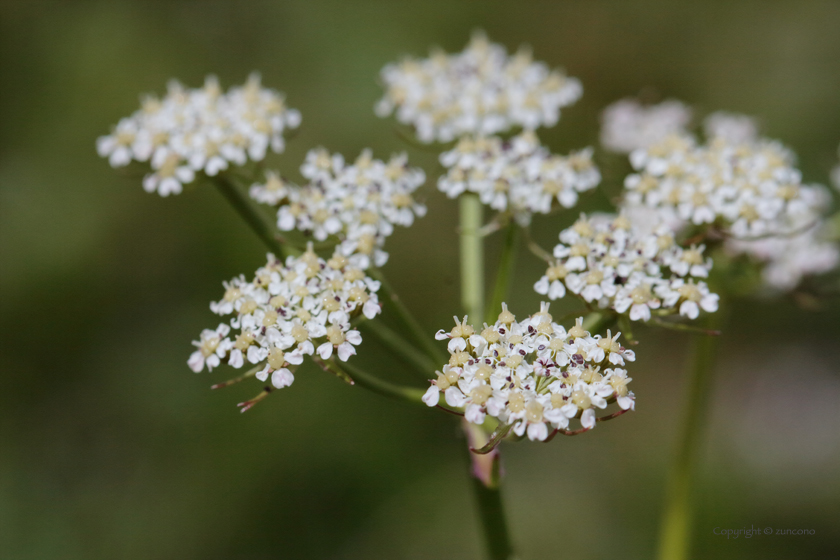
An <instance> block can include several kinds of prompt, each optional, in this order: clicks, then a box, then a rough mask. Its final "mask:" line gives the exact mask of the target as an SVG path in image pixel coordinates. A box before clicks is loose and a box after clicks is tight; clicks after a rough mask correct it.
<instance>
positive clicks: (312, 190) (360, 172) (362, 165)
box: [250, 149, 426, 270]
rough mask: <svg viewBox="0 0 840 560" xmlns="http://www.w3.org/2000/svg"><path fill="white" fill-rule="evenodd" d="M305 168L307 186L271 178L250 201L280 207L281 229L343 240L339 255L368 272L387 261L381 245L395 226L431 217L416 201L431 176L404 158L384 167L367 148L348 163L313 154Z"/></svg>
mask: <svg viewBox="0 0 840 560" xmlns="http://www.w3.org/2000/svg"><path fill="white" fill-rule="evenodd" d="M300 170H301V173H302V174H303V176H304V177H306V178H307V179H308V180H309V183H308V184H307V185H306V186H304V187H296V186H294V185H291V184H288V183H286V182H284V181H283V180H282V179H280V178H279V176H277V175H276V174H270V175H269V176H268V180H267V181H266V183H265V184H256V185H253V186H252V187H251V190H250V194H251V197H253V198H254V199H255V200H258V201H260V202H263V203H267V204H271V205H279V206H280V207H279V209H278V211H277V227H278V228H279V229H280V230H281V231H291V230H299V231H301V232H304V233H305V234H308V235H312V237H314V238H315V239H316V240H318V241H324V240H326V239H327V238H328V237H329V236H331V235H335V236H338V238H339V240H340V243H339V245H338V251H339V252H340V253H341V254H342V255H343V256H345V257H348V258H349V259H350V262H351V264H352V265H353V266H356V267H358V268H361V269H363V270H367V269H368V268H369V267H370V266H371V265H375V266H382V265H383V264H385V262H386V261H387V260H388V254H387V253H386V252H385V251H383V250H382V247H383V245H384V243H385V239H386V238H387V237H388V236H389V235H391V234H392V233H393V231H394V226H395V225H400V226H405V227H407V226H410V225H411V224H413V223H414V218H415V217H422V216H424V215H425V214H426V207H425V206H424V205H423V204H420V203H418V202H417V201H416V200H415V199H414V197H413V194H414V191H416V190H417V189H418V188H419V187H420V186H421V185H422V184H423V183H424V182H425V181H426V176H425V174H424V173H423V170H422V169H419V168H416V167H409V166H408V159H407V156H406V155H405V154H400V155H395V156H392V157H391V159H390V160H389V161H388V162H387V163H385V162H383V161H381V160H378V159H373V157H372V155H371V151H370V150H365V151H363V152H362V154H361V155H360V156H359V157H358V158H357V159H356V161H355V162H354V163H353V164H352V165H348V164H346V163H345V161H344V158H343V157H342V156H341V155H340V154H332V155H330V154H329V153H328V152H327V151H326V150H323V149H318V150H311V151H310V152H309V153H308V154H307V156H306V161H305V162H304V163H303V165H302V166H301V168H300Z"/></svg>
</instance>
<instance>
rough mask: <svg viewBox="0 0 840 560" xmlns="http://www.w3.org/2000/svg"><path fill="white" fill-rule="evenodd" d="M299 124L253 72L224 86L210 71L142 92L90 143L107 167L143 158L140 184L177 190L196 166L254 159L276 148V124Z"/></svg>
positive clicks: (203, 168)
mask: <svg viewBox="0 0 840 560" xmlns="http://www.w3.org/2000/svg"><path fill="white" fill-rule="evenodd" d="M299 124H300V113H299V112H298V111H297V110H295V109H288V108H287V107H286V106H285V102H284V98H283V95H282V94H281V93H279V92H277V91H274V90H271V89H266V88H263V87H262V85H261V84H260V76H259V74H252V75H251V76H250V77H249V78H248V81H247V82H246V84H245V85H244V86H239V87H234V88H231V89H230V90H229V91H228V92H227V93H223V92H222V90H221V88H220V87H219V83H218V81H217V80H216V78H215V77H214V76H209V77H208V78H207V80H206V81H205V83H204V87H203V88H196V89H189V88H186V87H184V86H183V85H181V84H180V83H178V82H176V81H172V82H170V83H169V87H168V91H167V94H166V95H165V96H164V97H163V98H162V99H157V98H155V97H147V98H146V99H144V100H143V105H142V108H141V109H140V110H138V111H136V112H135V113H134V114H133V115H131V116H130V117H126V118H123V119H121V120H120V122H119V123H118V124H117V126H116V127H115V129H114V131H113V132H112V133H111V134H109V135H106V136H102V137H100V138H99V139H98V140H97V142H96V148H97V151H98V153H99V155H100V156H102V157H107V158H108V161H109V162H110V164H111V166H113V167H122V166H124V165H128V164H129V163H131V161H139V162H149V163H150V165H151V173H150V174H149V175H147V176H146V178H145V179H144V181H143V187H144V188H145V189H146V190H147V191H149V192H155V191H157V192H158V193H159V194H161V195H162V196H166V195H168V194H177V193H180V192H181V190H182V186H183V185H184V184H187V183H191V182H192V181H193V180H194V178H195V173H197V172H203V173H205V174H206V175H208V176H211V177H212V176H215V175H217V174H218V173H220V172H222V171H224V170H226V169H228V167H229V166H230V165H244V164H245V163H246V162H247V161H249V160H250V161H261V160H263V159H264V158H265V155H266V152H267V151H268V150H269V149H270V150H272V151H274V152H277V153H280V152H282V151H283V149H284V140H283V132H284V131H285V130H286V129H290V128H296V127H297V126H298V125H299Z"/></svg>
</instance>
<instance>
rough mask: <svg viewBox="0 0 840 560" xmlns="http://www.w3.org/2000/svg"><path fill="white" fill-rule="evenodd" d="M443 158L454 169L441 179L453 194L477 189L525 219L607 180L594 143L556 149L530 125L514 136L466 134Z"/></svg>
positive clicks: (500, 208)
mask: <svg viewBox="0 0 840 560" xmlns="http://www.w3.org/2000/svg"><path fill="white" fill-rule="evenodd" d="M440 162H441V164H443V166H444V167H446V168H447V169H448V171H447V173H446V175H443V176H441V177H440V178H439V179H438V188H439V189H440V190H441V191H443V192H444V193H446V195H447V196H448V197H449V198H455V197H457V196H458V195H460V194H461V193H463V192H472V193H476V194H478V195H479V197H480V199H481V201H482V202H483V203H484V204H487V205H488V206H490V207H491V208H493V209H495V210H498V211H500V212H503V211H510V212H512V213H513V215H514V216H515V217H516V219H517V221H519V222H520V223H522V224H523V225H524V224H527V223H528V222H530V220H531V215H532V214H534V213H540V214H547V213H548V212H550V211H551V210H552V208H556V207H563V208H571V207H572V206H574V205H575V204H577V201H578V195H579V193H581V192H584V191H588V190H591V189H594V188H595V187H596V186H597V185H598V183H599V182H600V181H601V174H600V172H599V171H598V168H597V167H595V164H594V163H593V162H592V150H591V149H589V148H587V149H585V150H582V151H580V152H576V153H573V154H571V155H569V156H565V157H564V156H557V155H553V154H551V153H550V152H549V151H548V150H547V149H546V148H544V147H543V146H542V145H540V142H539V139H538V138H537V136H536V134H534V133H533V132H530V131H527V132H523V133H522V134H520V135H518V136H515V137H513V138H512V139H510V140H502V139H501V138H499V137H496V136H491V137H481V136H475V137H474V136H465V137H463V138H461V140H459V141H458V144H457V145H456V146H455V148H453V149H452V150H450V151H448V152H444V153H443V154H441V156H440Z"/></svg>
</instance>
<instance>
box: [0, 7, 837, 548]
mask: <svg viewBox="0 0 840 560" xmlns="http://www.w3.org/2000/svg"><path fill="white" fill-rule="evenodd" d="M476 28H483V29H485V30H486V31H487V32H488V34H489V35H490V37H491V39H493V40H496V41H500V42H503V43H505V44H506V45H507V46H508V47H509V48H511V49H515V48H516V47H517V46H518V45H520V44H522V43H528V44H530V45H531V46H532V47H533V51H534V53H535V56H536V58H537V59H540V60H545V61H547V62H548V63H549V64H551V65H552V66H563V67H565V68H566V69H567V70H568V72H569V73H570V74H571V75H573V76H577V77H579V78H580V79H581V80H582V81H583V84H584V89H585V94H584V97H583V99H582V100H581V101H580V102H579V103H577V104H576V105H575V106H573V107H571V108H569V109H568V110H565V111H564V113H563V116H562V119H561V122H560V124H559V125H558V126H557V127H555V128H553V129H550V130H544V131H542V132H541V136H542V138H543V140H544V141H545V142H546V143H547V144H549V145H550V146H551V147H552V148H553V149H555V150H557V151H559V152H567V151H568V150H570V149H572V148H579V147H583V146H585V145H589V144H592V143H595V142H596V140H597V125H598V114H599V111H600V110H601V109H602V108H603V107H604V106H605V105H606V104H608V103H610V102H612V101H614V100H616V99H617V98H620V97H623V96H627V95H634V94H637V93H639V92H640V91H645V92H647V93H646V95H654V96H660V97H663V98H664V97H676V98H678V99H682V100H684V101H686V102H688V103H690V104H693V105H695V106H696V107H697V108H698V109H699V111H700V112H703V111H710V110H715V109H727V110H731V111H739V112H745V113H748V114H751V115H755V116H757V117H759V118H760V119H761V121H762V123H763V125H764V130H765V132H766V133H767V134H768V135H770V136H772V137H775V138H779V139H781V140H783V141H784V142H786V143H787V144H789V145H790V146H792V147H793V148H794V149H795V150H796V151H797V152H798V153H799V155H800V163H801V168H802V169H803V171H804V174H805V177H806V179H807V180H809V181H815V182H826V181H827V176H828V172H829V169H830V168H831V167H832V166H833V165H834V164H835V163H836V159H837V155H836V150H837V144H838V142H840V33H838V32H837V29H838V28H840V3H837V2H811V1H802V0H790V1H786V2H729V3H723V2H720V3H695V2H664V1H649V2H612V3H605V2H562V3H561V2H556V3H548V2H528V3H525V2H516V3H514V2H458V1H453V0H448V1H445V2H423V3H414V4H404V3H401V2H384V1H383V2H338V1H336V2H321V1H312V0H309V1H306V2H282V3H273V2H272V3H269V2H265V3H259V2H131V1H122V2H83V3H82V2H79V3H76V2H54V3H43V2H8V1H7V2H3V3H2V8H0V111H1V113H0V123H2V124H0V143H1V144H0V145H1V146H2V147H1V148H0V150H1V151H0V329H2V332H0V360H2V361H1V362H0V368H2V373H1V375H2V378H0V557H2V558H4V559H7V558H8V559H21V560H30V559H31V560H34V559H53V558H55V559H80V560H82V559H84V560H88V559H91V560H92V559H117V558H119V559H123V558H124V559H170V558H171V559H217V558H218V559H263V558H265V559H268V558H283V559H298V558H307V559H308V558H330V559H354V558H356V559H369V558H387V559H398V558H400V559H402V558H411V559H421V558H434V559H438V558H447V559H448V558H458V559H472V558H480V557H481V555H482V549H481V544H480V541H479V539H478V525H477V521H476V518H475V515H474V511H473V504H472V497H471V495H470V493H469V485H468V479H467V474H466V465H467V458H466V452H465V449H464V442H463V440H462V439H461V438H460V436H459V433H458V428H457V423H456V422H455V421H454V420H453V418H452V417H449V416H447V415H443V414H438V413H436V412H435V411H430V410H426V409H425V408H421V407H417V408H410V407H408V408H407V407H406V406H405V405H402V404H400V403H396V402H392V401H389V400H387V399H384V398H381V397H378V396H376V395H373V394H370V393H367V392H365V391H364V390H362V389H354V388H351V387H348V386H346V385H344V384H342V383H341V382H339V381H338V380H336V379H335V378H332V377H329V376H327V375H325V374H323V373H322V372H320V371H315V370H314V369H312V368H310V369H309V370H307V371H302V372H301V374H300V375H298V378H297V381H296V382H295V385H294V387H293V388H292V389H288V390H284V391H281V392H277V393H274V394H272V395H271V397H270V398H269V399H268V400H267V401H265V402H264V403H262V404H260V405H259V406H257V407H256V408H255V409H254V410H252V411H250V412H248V413H247V414H244V415H243V414H239V413H238V412H237V409H236V408H235V406H234V404H235V403H236V402H239V401H241V400H244V399H245V398H248V397H251V396H253V395H254V394H256V392H257V391H258V387H257V385H256V384H248V383H244V384H240V385H237V386H235V387H232V388H229V389H227V390H224V391H217V392H211V391H209V390H208V389H209V386H210V384H211V383H214V382H217V381H220V380H222V379H225V378H226V376H227V374H228V373H230V372H229V371H226V370H225V368H222V369H220V370H217V371H214V372H213V373H212V374H206V373H204V374H201V375H194V374H193V373H191V372H190V371H189V370H188V369H187V367H186V359H187V356H188V355H189V353H190V351H191V346H190V341H191V340H192V339H193V338H195V337H196V336H197V334H198V333H199V331H200V330H201V329H202V328H204V327H207V326H212V325H214V324H215V323H214V316H212V314H211V313H210V312H209V310H208V302H209V301H210V300H212V299H217V298H218V297H219V296H220V295H221V290H222V288H221V281H222V280H225V279H227V278H229V277H231V276H234V275H236V274H239V273H240V272H248V273H250V272H251V271H253V270H254V269H255V268H256V267H257V266H259V265H260V264H262V262H264V261H263V258H264V249H263V247H262V246H261V245H260V243H259V241H258V240H257V239H256V238H255V237H254V236H253V235H252V234H251V232H250V231H249V230H248V229H246V227H245V226H243V225H242V224H241V223H240V222H239V221H238V219H237V216H236V215H235V214H234V212H233V211H232V210H231V209H230V208H229V207H228V206H226V203H225V201H224V200H223V198H222V197H221V196H220V195H219V193H218V192H216V191H215V190H213V189H212V188H210V187H209V186H201V187H199V188H195V189H191V190H190V191H189V192H187V193H185V194H183V195H181V196H176V197H171V198H169V199H162V198H160V197H158V196H156V195H149V194H146V193H144V192H143V191H142V189H141V187H140V182H139V179H137V178H131V177H125V176H122V175H120V174H119V173H116V172H115V171H114V170H112V169H111V168H110V167H109V166H108V165H107V162H105V161H104V160H101V159H99V158H98V157H97V156H96V153H95V149H94V142H95V139H96V137H97V136H98V135H100V134H103V133H106V132H108V131H109V129H110V126H111V125H112V124H114V123H116V122H117V120H118V119H119V118H120V117H121V116H124V115H127V114H129V113H130V112H132V111H134V110H135V108H136V107H137V106H138V96H139V94H140V93H143V92H158V93H162V92H163V91H164V89H165V83H166V81H167V80H168V79H170V78H172V77H177V78H179V79H181V80H183V81H184V82H185V83H187V84H188V85H190V86H194V87H195V86H198V85H200V84H201V83H202V81H203V78H204V76H205V75H206V74H208V73H215V74H217V75H218V76H219V77H220V79H221V80H222V83H223V85H224V86H229V85H232V84H236V83H241V82H242V81H244V80H245V78H246V76H247V75H248V73H250V72H251V71H252V70H259V71H261V72H262V75H263V79H264V83H265V84H266V85H268V86H270V87H275V88H277V89H280V90H282V91H285V92H286V94H287V99H288V102H289V104H290V105H291V106H293V107H297V108H299V109H300V110H301V111H302V113H303V125H302V128H301V129H300V132H299V134H298V135H297V137H296V138H295V139H294V140H293V141H292V142H290V144H289V147H288V150H287V152H286V153H285V154H283V155H281V156H275V157H274V158H273V159H272V161H271V163H272V165H275V166H279V167H280V168H282V169H283V170H284V172H285V173H287V174H289V175H291V176H293V177H294V176H295V174H296V169H297V167H298V165H299V164H300V162H301V161H302V158H303V155H304V154H305V152H306V151H307V150H308V149H310V148H312V147H315V146H318V145H323V146H326V147H327V148H329V149H331V150H337V151H341V152H343V153H345V154H346V155H347V156H348V157H355V155H356V154H358V152H359V151H360V150H361V149H363V148H364V147H366V146H370V147H372V148H373V149H374V150H375V152H376V154H377V155H379V156H380V157H384V156H387V155H388V154H389V153H391V152H393V151H400V150H406V149H407V150H408V152H409V153H410V157H411V159H412V160H413V161H414V162H415V163H417V164H420V165H422V166H424V167H425V168H426V169H427V170H428V172H429V174H430V175H431V174H432V173H433V172H434V170H435V166H434V165H435V160H434V155H433V154H429V153H425V152H423V151H418V150H415V149H413V148H411V147H409V146H406V145H405V144H403V143H402V142H401V141H400V140H399V138H398V137H397V136H396V135H395V134H394V124H393V121H388V120H381V119H377V118H376V117H375V116H374V115H373V110H372V108H373V105H374V103H375V101H376V100H377V99H378V97H379V95H380V88H379V85H378V83H377V76H378V71H379V69H380V68H381V67H382V65H384V64H385V63H387V62H388V61H391V60H394V59H397V58H398V57H400V56H401V55H404V54H415V55H423V54H425V53H426V52H427V49H428V47H429V46H431V45H439V46H442V47H444V48H446V49H447V50H450V51H451V50H460V49H461V48H462V47H463V45H464V44H465V43H466V41H467V40H468V38H469V35H470V32H471V31H472V30H473V29H476ZM651 92H652V93H651ZM433 185H434V176H431V177H430V181H429V183H428V186H427V187H425V196H426V199H427V201H428V204H429V208H430V210H429V214H428V216H427V217H425V218H424V219H422V220H420V221H419V223H417V224H416V225H415V226H414V227H412V228H411V229H410V230H405V229H401V230H399V231H397V233H396V234H395V235H394V236H393V237H392V238H391V239H390V240H389V242H388V249H389V251H390V253H391V260H390V262H389V263H388V265H387V267H386V272H387V273H388V274H389V275H390V277H391V278H392V282H393V284H395V286H396V287H397V290H398V291H399V292H400V293H402V294H403V296H404V298H405V299H406V301H407V303H408V305H409V306H410V307H411V308H412V309H413V310H414V311H415V312H416V313H417V314H418V316H419V317H420V318H421V320H422V322H423V324H424V325H425V327H426V328H427V330H428V331H429V333H430V335H431V333H433V332H434V331H435V330H437V329H438V328H441V327H447V326H448V325H449V323H450V321H451V316H452V315H453V314H454V313H456V312H457V311H458V303H457V302H458V294H457V282H458V273H457V270H458V268H457V253H456V245H457V244H456V243H455V242H454V240H455V218H456V216H455V208H454V205H453V204H452V203H451V202H450V201H447V200H446V199H445V198H444V197H443V196H442V195H440V194H439V193H437V192H435V189H434V188H433ZM605 189H606V194H604V193H601V194H596V195H593V196H590V197H587V198H586V200H585V202H584V203H583V204H582V205H581V207H580V208H581V209H583V210H592V209H599V208H601V209H603V208H606V204H607V200H608V198H609V196H608V195H609V193H611V192H612V193H614V192H615V191H614V190H615V189H617V184H615V183H612V184H610V183H609V182H608V184H607V185H605ZM610 189H613V191H610ZM575 215H576V211H575V212H569V213H567V214H565V215H559V216H553V217H551V218H545V219H542V220H540V219H538V220H537V221H536V224H535V230H536V235H537V237H538V238H539V240H540V241H541V242H542V243H543V245H544V246H550V245H552V244H553V241H554V239H555V236H556V233H557V232H558V231H559V230H560V229H561V228H562V227H564V226H565V225H567V224H568V223H569V222H571V221H572V220H573V219H574V217H575ZM498 241H499V240H498V239H493V240H492V241H491V247H490V249H489V252H490V254H489V256H488V260H489V263H490V265H491V266H492V262H493V260H492V259H493V255H494V254H495V250H496V244H497V243H498ZM517 268H518V275H517V279H516V282H515V286H514V292H515V294H514V295H513V296H512V298H511V300H512V302H511V305H512V308H513V310H514V311H515V312H516V313H521V314H525V313H530V312H532V311H533V310H534V309H535V306H537V305H538V296H537V294H535V293H534V292H533V291H532V290H531V285H532V283H533V282H534V281H535V280H536V278H538V276H539V274H540V273H541V267H540V264H539V263H538V262H537V261H536V260H535V259H533V258H532V257H531V256H530V255H528V254H525V253H522V254H521V255H520V257H519V261H518V264H517ZM571 306H572V304H568V305H567V307H563V306H559V307H560V308H563V309H566V308H568V309H571ZM554 307H558V306H554ZM731 316H732V323H731V324H730V326H729V328H728V330H727V332H726V333H725V338H724V341H723V347H722V356H721V358H720V361H719V367H718V370H717V381H718V383H717V388H716V392H715V396H714V407H713V411H712V415H711V418H710V420H709V423H708V434H709V437H708V438H707V444H706V445H705V447H704V453H703V459H702V465H701V469H700V481H699V484H700V491H699V492H698V502H697V518H696V541H695V549H694V550H695V557H696V558H716V559H756V560H758V559H761V560H767V559H775V558H790V559H797V560H801V559H811V558H814V559H817V558H819V559H829V558H840V529H839V528H838V523H839V522H840V477H838V476H837V475H838V472H840V436H838V434H840V415H838V402H840V376H839V375H838V370H840V367H838V363H840V344H838V342H837V341H838V340H839V339H840V321H838V317H840V307H838V305H837V303H836V302H835V303H830V302H829V303H826V304H825V305H824V306H823V307H822V309H820V310H817V311H803V310H801V309H799V308H798V307H797V306H795V305H794V304H793V303H792V302H790V301H787V300H781V301H776V300H752V301H738V302H735V303H734V304H733V309H732V313H731ZM637 335H638V336H639V337H640V338H641V340H642V344H641V345H640V346H639V347H638V348H637V353H638V356H639V360H638V361H637V363H636V364H635V367H634V368H633V372H632V375H633V377H634V378H635V380H634V382H633V385H634V389H635V392H636V394H637V396H638V408H637V412H636V413H635V414H632V415H629V416H625V417H623V418H622V420H621V421H618V422H614V423H609V424H605V425H603V426H601V427H599V428H598V429H597V430H596V431H595V432H594V433H591V434H587V435H585V436H584V437H578V438H569V439H562V441H557V440H555V441H554V442H553V443H552V444H551V445H536V444H511V445H506V446H505V447H504V461H505V468H506V471H507V486H506V489H505V498H506V500H507V503H508V505H509V511H510V518H511V525H512V529H513V533H514V536H515V539H516V541H517V543H518V545H519V548H520V550H521V554H522V557H523V558H524V559H542V558H544V559H549V558H550V559H554V558H579V559H590V558H592V559H596V558H619V557H621V558H630V559H647V558H651V557H652V555H653V550H654V548H655V542H656V528H657V521H658V515H659V513H660V506H661V503H662V498H663V488H664V474H665V466H666V462H667V459H668V457H669V455H670V453H671V450H672V446H673V442H674V436H675V423H676V419H677V418H678V417H679V412H680V402H681V394H682V389H683V380H684V375H683V371H682V370H683V366H684V363H685V361H686V358H687V349H688V347H689V344H690V336H689V335H685V334H683V333H673V332H661V331H652V330H642V331H640V332H639V333H637ZM357 359H358V361H359V363H360V364H365V365H366V366H368V367H370V368H371V369H375V370H377V371H379V372H380V373H381V374H382V375H384V376H389V377H391V378H392V379H394V380H400V381H403V382H406V383H418V386H419V383H420V381H418V380H416V379H415V378H413V377H411V374H410V373H408V372H406V371H404V368H402V367H401V366H400V364H399V363H398V362H395V361H392V360H391V359H389V358H388V357H387V356H386V355H384V354H383V353H382V352H381V351H380V349H379V348H378V347H377V346H376V344H375V343H374V341H366V342H365V345H364V346H363V347H362V350H361V353H360V356H358V358H357ZM750 526H760V527H767V526H770V527H774V528H780V529H813V530H815V535H813V536H766V537H765V536H760V537H754V538H752V539H744V538H740V539H738V540H728V541H727V540H726V539H725V538H723V537H720V536H716V535H714V534H713V531H714V529H715V528H718V527H719V528H724V529H725V528H731V529H738V528H742V527H750Z"/></svg>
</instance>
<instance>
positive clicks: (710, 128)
mask: <svg viewBox="0 0 840 560" xmlns="http://www.w3.org/2000/svg"><path fill="white" fill-rule="evenodd" d="M703 132H704V133H705V134H706V138H708V139H714V138H719V139H721V140H723V141H725V142H728V143H730V144H745V143H749V142H755V141H756V140H758V124H757V123H756V121H755V119H754V118H752V117H749V116H747V115H739V114H738V113H727V112H725V111H717V112H715V113H712V114H711V115H709V116H708V117H706V118H705V120H704V121H703Z"/></svg>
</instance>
